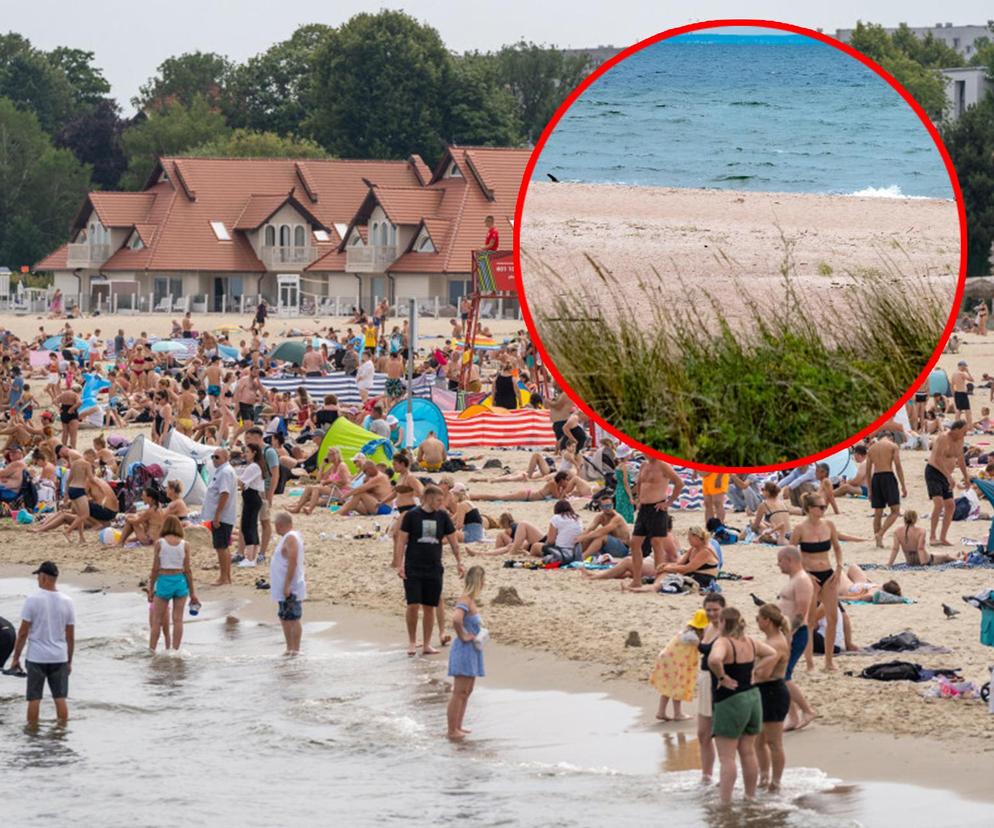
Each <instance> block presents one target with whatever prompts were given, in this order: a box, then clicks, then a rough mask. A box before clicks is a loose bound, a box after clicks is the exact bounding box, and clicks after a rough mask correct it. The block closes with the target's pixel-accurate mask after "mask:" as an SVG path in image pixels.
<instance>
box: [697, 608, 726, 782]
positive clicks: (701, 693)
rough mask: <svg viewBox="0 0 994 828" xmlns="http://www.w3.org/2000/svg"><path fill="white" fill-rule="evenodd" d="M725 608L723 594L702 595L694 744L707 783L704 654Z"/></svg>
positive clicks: (710, 750) (709, 746) (710, 763)
mask: <svg viewBox="0 0 994 828" xmlns="http://www.w3.org/2000/svg"><path fill="white" fill-rule="evenodd" d="M724 608H725V596H724V595H722V594H721V593H718V592H712V593H711V594H710V595H708V596H707V597H706V598H705V599H704V612H706V613H707V615H708V625H707V627H705V628H704V632H703V634H702V635H701V643H700V644H698V645H697V650H698V652H700V654H701V670H700V673H698V676H697V744H698V745H699V746H700V749H701V782H704V783H706V784H710V783H711V774H712V773H714V760H715V757H716V756H717V754H716V753H715V751H714V738H713V736H712V734H711V670H709V669H708V656H709V655H711V647H713V646H714V642H715V641H716V640H717V639H718V635H719V629H718V624H719V622H720V621H721V611H722V610H723V609H724Z"/></svg>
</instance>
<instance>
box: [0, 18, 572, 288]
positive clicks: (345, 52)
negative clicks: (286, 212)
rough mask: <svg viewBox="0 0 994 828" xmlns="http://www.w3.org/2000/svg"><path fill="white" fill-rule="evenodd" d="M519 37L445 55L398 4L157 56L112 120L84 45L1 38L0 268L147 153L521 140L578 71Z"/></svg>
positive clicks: (358, 151)
mask: <svg viewBox="0 0 994 828" xmlns="http://www.w3.org/2000/svg"><path fill="white" fill-rule="evenodd" d="M590 68H591V65H590V59H589V58H588V57H587V56H585V55H571V54H567V53H565V52H563V51H561V50H559V49H557V48H555V47H548V46H540V45H536V44H534V43H528V42H524V41H522V42H519V43H515V44H511V45H507V46H504V47H503V48H501V49H499V50H498V51H495V52H469V53H465V54H454V53H453V52H451V51H450V50H449V49H448V48H446V46H445V44H444V42H443V41H442V39H441V36H440V35H439V33H438V32H437V31H436V30H435V29H434V28H432V27H431V26H428V25H426V24H423V23H419V22H418V21H416V20H415V19H414V18H412V17H410V16H409V15H407V14H405V13H403V12H397V11H381V12H379V13H377V14H357V15H355V16H354V17H352V18H351V19H349V20H348V21H347V22H346V23H344V24H342V25H341V26H338V27H332V26H325V25H322V24H310V25H305V26H301V27H299V28H298V29H297V30H296V31H295V32H294V33H293V35H292V36H291V37H290V38H288V39H287V40H284V41H281V42H279V43H275V44H274V45H273V46H271V47H270V48H269V49H267V50H266V51H265V52H262V53H261V54H258V55H255V56H254V57H251V58H249V59H248V60H246V61H245V62H243V63H237V62H234V61H232V60H230V59H229V58H228V57H226V56H225V55H222V54H218V53H213V52H192V53H187V54H182V55H177V56H174V57H170V58H168V59H167V60H165V61H163V62H162V64H161V65H160V66H159V67H158V69H157V71H156V73H155V74H154V75H153V76H152V77H151V78H149V79H148V81H146V82H145V83H144V84H142V85H141V86H140V87H139V89H138V90H137V93H136V94H135V96H134V97H133V98H132V99H131V104H132V105H133V106H134V108H135V109H136V110H137V114H136V115H134V116H133V117H127V118H126V117H124V116H123V115H122V109H121V106H120V104H119V102H118V101H116V100H115V99H113V98H112V97H110V96H109V93H110V85H109V84H108V83H107V80H106V79H105V78H104V76H103V74H102V72H101V70H100V69H99V68H98V66H97V63H96V56H95V54H94V53H93V52H88V51H84V50H81V49H73V48H68V47H59V48H57V49H53V50H51V51H48V52H46V51H43V50H41V49H38V48H36V47H35V46H33V45H32V44H31V42H30V41H29V40H28V39H27V38H25V37H23V36H22V35H19V34H16V33H13V32H11V33H8V34H6V35H0V265H7V266H9V267H11V268H12V269H13V268H18V267H20V266H21V265H26V264H30V263H32V262H35V261H37V260H39V259H40V258H41V257H42V256H44V255H45V254H47V253H48V252H49V251H50V250H52V249H53V248H54V247H56V246H57V245H58V244H60V243H62V242H63V241H65V240H66V237H67V233H68V227H69V223H70V221H71V219H72V217H73V215H74V214H75V211H76V210H77V209H78V207H79V204H80V202H81V200H82V198H83V196H84V194H85V193H86V192H87V191H89V190H90V189H94V188H96V189H107V190H109V189H130V190H137V189H141V188H142V187H143V186H144V184H145V182H146V179H147V177H148V175H149V174H150V172H151V170H152V167H153V165H154V162H155V158H156V157H157V156H159V155H164V154H172V155H210V156H222V155H223V156H239V157H247V156H256V157H259V156H280V157H298V158H328V157H340V158H406V157H407V156H409V155H410V154H411V153H418V154H420V155H421V156H422V157H423V158H425V160H426V161H427V162H428V163H429V164H433V163H434V162H435V161H437V160H438V159H439V158H440V157H441V154H442V152H443V150H444V147H445V145H446V144H450V143H457V144H483V145H494V146H522V145H527V144H528V143H530V142H532V141H534V140H535V139H536V138H537V137H538V135H539V134H540V133H541V131H542V129H543V128H544V126H545V124H546V123H547V122H548V120H549V118H550V117H551V116H552V114H553V113H554V112H555V110H556V109H557V108H558V106H559V104H560V103H561V102H562V100H563V99H564V98H565V96H566V95H567V94H568V93H569V91H570V90H572V89H573V88H574V87H575V86H576V85H577V84H578V83H579V82H580V81H581V80H582V79H583V78H584V76H585V75H586V74H587V73H588V72H589V71H590Z"/></svg>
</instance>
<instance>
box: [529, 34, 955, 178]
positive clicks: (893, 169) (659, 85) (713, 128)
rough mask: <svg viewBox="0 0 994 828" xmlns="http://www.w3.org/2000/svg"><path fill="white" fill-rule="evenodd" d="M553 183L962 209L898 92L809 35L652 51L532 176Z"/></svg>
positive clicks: (639, 57) (576, 108)
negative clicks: (939, 203)
mask: <svg viewBox="0 0 994 828" xmlns="http://www.w3.org/2000/svg"><path fill="white" fill-rule="evenodd" d="M757 31H758V30H757ZM546 173H551V174H553V175H554V176H555V177H556V178H558V179H560V180H563V181H580V182H587V183H624V184H635V185H646V186H650V185H651V186H665V187H705V188H720V189H741V190H757V191H773V192H801V193H845V194H852V193H858V194H862V195H868V196H870V195H880V196H899V195H906V196H918V197H930V198H952V197H953V194H952V188H951V186H950V183H949V178H948V175H947V173H946V170H945V166H944V164H943V163H942V159H941V156H940V155H939V152H938V151H937V150H936V147H935V145H934V143H933V142H932V139H931V137H930V136H929V134H928V132H927V130H926V129H925V127H924V126H923V125H922V123H921V121H920V120H919V119H918V117H917V116H916V115H915V113H914V111H913V110H912V109H911V108H910V107H909V106H908V105H907V104H906V103H905V102H904V101H903V99H902V98H901V97H900V96H899V95H898V94H897V92H895V91H894V90H893V89H892V88H891V87H890V86H889V85H888V84H887V83H886V82H885V81H883V80H882V79H881V78H880V77H879V76H878V75H876V73H874V72H873V71H872V70H870V69H869V68H867V67H866V66H864V65H863V64H862V63H860V62H859V61H857V60H855V59H853V58H850V57H849V56H848V55H846V54H845V53H843V52H841V51H839V50H837V49H835V48H834V47H832V46H829V45H826V44H823V43H821V42H820V41H817V40H813V39H811V38H808V37H803V36H735V35H724V36H716V35H706V34H703V35H701V34H698V35H683V36H680V37H675V38H669V39H667V40H664V41H661V42H659V43H657V44H654V45H652V46H649V47H647V48H645V49H642V50H641V51H639V52H637V53H636V54H634V55H632V56H631V57H629V58H628V59H626V60H624V61H622V62H621V63H620V64H618V65H617V66H615V67H613V68H612V69H610V70H609V71H608V72H607V73H606V74H604V75H603V76H602V77H600V78H599V79H598V80H597V81H596V82H595V83H594V84H592V85H591V86H590V87H589V88H588V89H587V90H586V91H585V92H584V93H583V95H581V97H580V98H579V99H578V100H577V101H576V102H575V103H574V105H573V106H572V107H571V108H570V110H569V111H568V112H567V113H566V115H565V116H564V117H563V118H562V120H561V121H560V122H559V124H558V125H557V127H556V129H555V130H554V132H553V133H552V134H551V136H550V138H549V140H548V142H547V143H546V145H545V147H544V150H543V152H542V155H541V158H540V159H539V161H538V163H537V164H536V166H535V171H534V178H535V179H536V180H543V181H544V180H547V179H546Z"/></svg>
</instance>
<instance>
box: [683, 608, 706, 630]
mask: <svg viewBox="0 0 994 828" xmlns="http://www.w3.org/2000/svg"><path fill="white" fill-rule="evenodd" d="M707 625H708V614H707V613H706V612H705V611H704V610H702V609H699V610H697V612H695V613H694V617H693V618H691V619H690V620H689V621H688V622H687V626H688V627H693V628H694V629H695V630H703V629H704V628H705V627H706V626H707Z"/></svg>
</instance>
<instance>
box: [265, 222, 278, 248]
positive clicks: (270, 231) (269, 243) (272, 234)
mask: <svg viewBox="0 0 994 828" xmlns="http://www.w3.org/2000/svg"><path fill="white" fill-rule="evenodd" d="M263 244H265V245H266V247H273V246H274V245H275V244H276V228H275V227H273V225H271V224H267V225H266V230H265V235H264V240H263Z"/></svg>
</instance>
